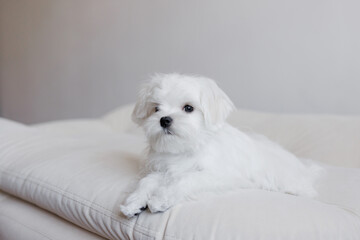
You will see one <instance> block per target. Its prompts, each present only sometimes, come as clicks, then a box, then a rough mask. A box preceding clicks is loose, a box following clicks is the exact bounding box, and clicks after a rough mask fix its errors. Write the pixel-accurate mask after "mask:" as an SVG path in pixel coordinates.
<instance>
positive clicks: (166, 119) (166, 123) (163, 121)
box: [160, 117, 172, 128]
mask: <svg viewBox="0 0 360 240" xmlns="http://www.w3.org/2000/svg"><path fill="white" fill-rule="evenodd" d="M171 123H172V118H171V117H162V118H161V119H160V125H161V126H162V127H163V128H168V127H170V126H171Z"/></svg>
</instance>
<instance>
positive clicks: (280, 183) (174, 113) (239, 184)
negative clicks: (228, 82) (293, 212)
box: [120, 74, 321, 217]
mask: <svg viewBox="0 0 360 240" xmlns="http://www.w3.org/2000/svg"><path fill="white" fill-rule="evenodd" d="M233 110H234V104H233V103H232V102H231V100H230V99H229V97H228V96H227V95H226V94H225V93H224V92H223V91H222V90H221V89H220V88H219V87H218V86H217V85H216V83H215V82H214V81H213V80H211V79H208V78H205V77H194V76H185V75H179V74H164V75H156V76H155V77H153V78H152V79H151V80H150V81H148V82H146V83H145V84H144V86H143V87H142V89H141V90H140V94H139V98H138V102H137V103H136V106H135V109H134V111H133V114H132V118H133V120H134V121H135V122H136V123H137V124H139V125H140V126H142V127H143V129H144V130H145V133H146V137H147V139H148V143H149V150H148V156H147V161H146V164H145V167H144V172H145V175H144V177H143V178H142V179H141V180H140V181H139V183H138V185H137V188H136V189H135V191H134V192H133V193H132V194H130V196H129V197H128V198H127V199H126V201H125V203H124V204H123V205H121V207H120V210H121V211H122V213H123V214H124V215H126V216H127V217H132V216H134V215H137V214H139V213H140V212H141V211H142V210H144V209H146V207H148V208H149V210H150V211H151V212H152V213H154V212H162V211H165V210H167V209H168V208H170V207H172V206H174V205H175V204H177V203H179V202H181V201H183V200H185V199H187V198H189V197H190V196H192V195H194V194H196V193H199V192H202V191H224V190H230V189H236V188H260V189H265V190H270V191H279V192H283V193H290V194H294V195H301V196H307V197H313V196H314V195H316V191H315V189H314V187H313V184H314V181H315V180H316V178H317V177H318V175H319V173H320V171H321V168H320V167H318V166H316V165H314V164H305V163H303V162H302V161H300V160H299V159H298V158H296V157H295V156H294V155H293V154H291V153H290V152H288V151H286V150H285V149H283V148H282V147H280V146H279V145H277V144H276V143H273V142H271V141H270V140H268V139H266V138H265V137H264V136H260V135H255V134H251V135H249V134H245V133H243V132H241V131H239V130H237V129H236V128H234V127H232V126H230V125H229V124H228V123H226V122H225V120H226V118H227V116H228V115H229V113H230V112H231V111H233Z"/></svg>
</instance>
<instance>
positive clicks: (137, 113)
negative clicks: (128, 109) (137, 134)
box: [131, 81, 152, 126]
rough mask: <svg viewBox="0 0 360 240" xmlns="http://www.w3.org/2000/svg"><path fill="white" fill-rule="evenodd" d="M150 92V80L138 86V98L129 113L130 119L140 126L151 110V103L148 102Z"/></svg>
mask: <svg viewBox="0 0 360 240" xmlns="http://www.w3.org/2000/svg"><path fill="white" fill-rule="evenodd" d="M151 92H152V83H151V81H148V82H145V83H144V84H143V85H142V86H141V88H140V91H139V94H138V99H137V102H136V104H135V107H134V110H133V112H132V115H131V118H132V120H133V121H134V122H135V123H136V124H138V125H140V126H141V125H142V124H143V123H144V121H145V119H146V118H147V117H148V116H149V115H150V114H151V111H152V104H151V103H150V102H149V98H150V96H151Z"/></svg>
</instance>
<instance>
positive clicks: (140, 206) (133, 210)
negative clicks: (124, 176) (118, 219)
mask: <svg viewBox="0 0 360 240" xmlns="http://www.w3.org/2000/svg"><path fill="white" fill-rule="evenodd" d="M146 201H147V199H146V198H144V197H141V196H139V195H137V194H134V193H133V194H131V195H130V196H129V197H128V198H127V199H126V201H125V203H124V204H123V205H120V211H121V212H122V213H123V214H124V215H125V216H126V217H128V218H131V217H134V216H137V215H139V214H140V213H141V212H142V211H144V210H145V209H146V208H147V206H146Z"/></svg>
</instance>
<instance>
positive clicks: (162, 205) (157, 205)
mask: <svg viewBox="0 0 360 240" xmlns="http://www.w3.org/2000/svg"><path fill="white" fill-rule="evenodd" d="M147 206H148V208H149V210H150V212H151V213H157V212H165V211H166V210H168V209H169V208H170V207H171V205H170V204H169V202H168V201H167V200H166V199H161V198H151V199H150V200H149V201H148V203H147Z"/></svg>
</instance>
